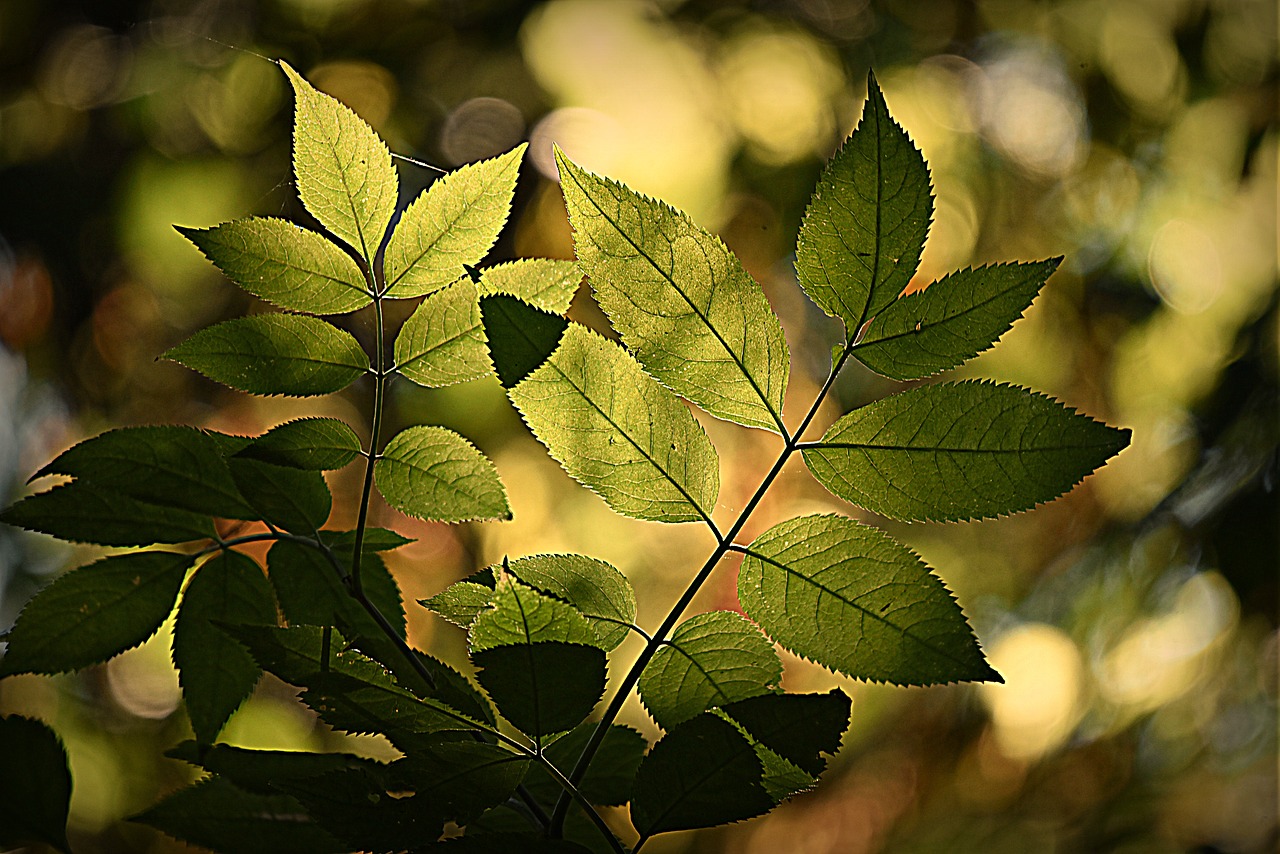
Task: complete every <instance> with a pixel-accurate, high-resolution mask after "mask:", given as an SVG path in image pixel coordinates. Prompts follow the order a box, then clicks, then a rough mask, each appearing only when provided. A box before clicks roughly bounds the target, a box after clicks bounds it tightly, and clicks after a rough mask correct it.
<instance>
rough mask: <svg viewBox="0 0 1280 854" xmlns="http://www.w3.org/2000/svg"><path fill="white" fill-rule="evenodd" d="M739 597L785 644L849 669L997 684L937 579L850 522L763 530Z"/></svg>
mask: <svg viewBox="0 0 1280 854" xmlns="http://www.w3.org/2000/svg"><path fill="white" fill-rule="evenodd" d="M738 600H739V601H740V602H741V603H742V609H743V610H744V611H745V612H746V613H747V616H749V617H751V619H753V620H755V621H756V622H757V623H759V624H760V627H761V628H762V629H764V630H765V632H766V633H767V634H768V635H769V636H770V637H772V638H773V639H774V640H775V641H777V642H778V643H779V644H781V645H782V646H783V647H785V648H786V649H789V650H791V651H792V652H794V653H796V654H797V655H801V656H804V657H805V658H809V659H811V660H813V661H815V662H817V663H818V664H821V665H822V666H823V667H828V668H830V669H832V670H836V671H839V672H840V673H844V674H846V675H848V676H853V677H855V678H858V679H867V680H870V681H875V682H892V683H894V684H898V685H935V684H939V683H943V682H963V681H996V682H998V681H1000V676H999V674H997V673H996V672H995V671H994V670H992V669H991V666H990V665H988V664H987V662H986V659H984V658H983V656H982V652H981V650H979V649H978V643H977V640H976V639H975V638H974V636H973V630H972V629H970V628H969V624H968V622H966V620H965V618H964V614H963V613H962V612H961V611H960V606H959V605H957V604H956V602H955V600H954V599H953V598H952V596H951V593H950V591H948V590H947V588H946V587H945V586H944V585H943V583H942V581H941V580H939V579H938V578H937V576H935V575H933V573H931V572H930V571H929V567H928V566H926V565H925V564H924V562H923V561H921V560H920V558H918V557H917V556H916V555H915V554H914V553H913V552H911V551H910V550H908V549H907V548H905V547H904V546H902V545H900V544H899V543H897V542H896V541H894V540H893V539H892V538H890V537H889V536H888V535H887V534H884V533H882V532H881V531H878V530H876V529H875V528H871V527H868V526H866V525H862V524H859V523H858V522H854V521H853V520H852V519H846V518H844V517H841V516H801V517H799V518H797V519H790V520H788V521H786V522H783V523H781V524H779V525H775V526H774V527H772V528H770V529H769V530H767V531H765V532H764V533H763V534H761V535H760V536H759V537H758V538H757V539H756V541H755V542H753V543H752V544H751V545H750V546H749V547H748V548H747V550H746V557H745V558H744V559H743V561H742V567H741V568H740V569H739V570H738Z"/></svg>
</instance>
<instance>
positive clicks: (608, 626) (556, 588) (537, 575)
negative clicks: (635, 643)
mask: <svg viewBox="0 0 1280 854" xmlns="http://www.w3.org/2000/svg"><path fill="white" fill-rule="evenodd" d="M507 571H508V572H510V573H511V574H512V575H514V576H515V577H516V578H518V579H520V581H522V582H524V583H525V584H527V585H529V586H530V587H532V588H534V589H535V590H539V591H541V592H542V593H545V594H547V595H549V596H554V597H555V598H557V599H559V600H561V601H563V602H567V603H569V604H570V605H572V606H573V607H574V608H575V609H576V610H577V611H578V612H579V613H581V614H582V615H583V616H584V617H586V618H587V621H588V622H589V623H590V624H591V628H592V629H593V630H594V631H595V633H596V638H597V640H598V641H599V643H600V645H601V646H602V647H603V648H604V649H606V650H610V649H613V648H615V647H616V646H617V645H618V644H620V643H622V642H623V641H624V640H625V639H626V637H627V635H628V633H629V632H630V628H631V626H632V625H634V624H635V621H636V594H635V590H633V589H632V587H631V582H629V581H627V577H626V576H625V575H623V574H622V573H621V572H619V571H618V570H617V569H615V568H614V567H613V566H611V565H609V564H607V563H605V562H604V561H602V560H596V559H595V558H590V557H587V556H586V555H576V554H550V555H532V556H530V557H522V558H520V559H519V560H515V561H512V562H511V563H510V564H508V565H507Z"/></svg>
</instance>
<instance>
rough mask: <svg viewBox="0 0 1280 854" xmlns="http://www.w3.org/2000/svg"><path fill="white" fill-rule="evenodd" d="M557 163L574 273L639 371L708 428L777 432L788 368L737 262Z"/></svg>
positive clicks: (563, 161)
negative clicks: (719, 423) (722, 424)
mask: <svg viewBox="0 0 1280 854" xmlns="http://www.w3.org/2000/svg"><path fill="white" fill-rule="evenodd" d="M556 163H557V165H558V166H559V169H560V187H561V190H562V191H563V192H564V197H565V205H566V207H568V209H569V222H570V224H571V225H572V226H573V231H574V250H575V252H576V254H577V256H578V264H579V265H580V266H581V267H582V269H583V271H584V272H585V273H586V274H587V276H588V278H589V279H590V281H591V287H592V289H593V290H594V291H595V294H596V300H597V301H598V302H599V303H600V306H601V308H603V309H604V311H605V313H606V314H607V315H608V316H609V320H610V321H611V322H612V323H613V327H614V329H616V330H618V333H619V334H620V335H621V336H622V340H623V342H624V343H625V344H626V345H627V347H628V348H629V349H630V350H631V351H632V352H633V353H634V354H635V356H636V358H637V359H638V360H639V361H640V364H642V365H644V367H645V369H646V370H647V371H648V372H649V373H651V374H653V375H654V376H655V377H657V378H658V379H659V380H660V381H661V382H662V383H663V384H664V385H666V386H668V387H669V388H671V389H674V390H675V391H676V393H677V394H680V395H682V396H684V397H686V398H688V399H689V400H692V401H693V402H694V403H696V404H698V405H699V406H701V407H702V408H703V409H705V410H706V411H707V412H709V413H711V414H712V415H714V416H716V417H717V418H725V419H727V420H729V421H734V422H737V423H739V424H745V425H747V426H749V427H763V428H765V429H767V430H775V431H776V430H778V429H779V428H780V427H781V424H782V398H783V395H784V394H785V392H786V388H787V376H788V373H789V371H790V366H791V358H790V355H789V353H788V350H787V342H786V339H785V338H784V337H783V334H782V325H781V324H780V323H779V322H778V318H777V316H776V315H775V314H774V313H773V310H772V309H771V308H770V307H769V301H768V300H767V299H765V295H764V291H763V290H761V288H760V286H759V285H758V284H757V283H756V282H755V281H754V280H753V279H752V278H751V276H750V275H749V274H748V273H747V271H746V270H745V269H744V268H743V266H742V262H741V261H739V260H738V258H737V257H736V256H735V255H734V254H733V253H732V252H730V251H729V249H728V248H727V247H726V246H725V245H724V243H722V242H721V241H720V239H719V238H718V237H716V236H714V235H712V234H711V233H710V232H708V231H706V230H705V229H703V228H700V227H699V226H697V225H696V224H694V222H693V221H692V220H691V219H689V217H688V215H687V214H684V213H682V212H680V211H677V210H675V209H674V208H672V207H670V206H669V205H666V204H664V203H662V202H658V201H655V200H653V199H650V198H648V197H647V196H643V195H640V194H639V193H635V192H633V191H632V190H630V189H628V188H627V187H625V186H623V185H622V184H619V183H617V182H615V181H611V180H609V179H607V178H600V177H598V176H596V175H593V174H591V173H590V172H587V171H586V170H584V169H582V168H581V167H579V166H577V165H576V164H574V163H573V162H572V161H570V160H569V159H568V158H567V157H565V156H564V153H563V152H561V151H560V150H559V149H557V150H556Z"/></svg>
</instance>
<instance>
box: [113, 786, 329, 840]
mask: <svg viewBox="0 0 1280 854" xmlns="http://www.w3.org/2000/svg"><path fill="white" fill-rule="evenodd" d="M132 820H133V821H137V822H141V823H142V824H146V825H149V826H151V827H154V828H156V829H157V830H160V831H163V832H164V833H167V834H168V835H169V836H172V837H173V838H174V839H178V840H181V841H183V842H189V843H192V844H193V845H200V846H203V847H205V848H210V849H213V850H215V851H235V852H237V854H277V852H278V854H340V852H343V851H347V850H349V849H348V847H347V846H345V845H343V844H342V843H341V842H339V841H338V840H337V839H335V838H333V837H332V836H331V835H329V833H328V832H327V831H325V830H323V829H322V828H321V827H319V826H318V825H317V824H316V823H315V821H313V820H312V818H311V817H310V816H309V815H307V812H306V810H304V809H303V808H302V804H300V803H298V801H297V800H295V799H294V798H291V797H289V796H288V795H261V794H253V793H251V792H246V791H244V790H242V789H238V788H236V787H235V786H234V785H232V784H231V783H230V782H228V781H227V780H224V779H223V778H221V777H206V778H205V779H203V780H200V781H198V782H197V783H196V784H195V785H193V786H188V787H187V788H185V789H179V790H178V791H177V792H174V793H173V794H172V795H170V796H169V797H167V798H165V799H164V800H163V801H161V802H160V803H158V804H156V805H155V806H153V807H151V808H150V809H149V810H147V811H146V812H144V813H142V814H141V815H137V816H134V817H133V819H132Z"/></svg>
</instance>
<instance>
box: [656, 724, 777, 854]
mask: <svg viewBox="0 0 1280 854" xmlns="http://www.w3.org/2000/svg"><path fill="white" fill-rule="evenodd" d="M763 771H764V769H763V766H762V765H761V763H760V759H759V757H757V756H756V751H755V748H753V747H752V745H751V742H750V741H748V740H747V738H746V737H745V736H744V735H743V734H742V733H740V732H738V730H737V728H736V727H735V726H734V725H733V724H731V723H729V722H728V721H726V720H723V719H721V718H719V717H717V716H715V715H713V714H702V715H698V716H697V717H696V718H693V719H692V720H688V721H685V722H684V723H682V724H680V725H679V726H678V727H676V728H675V729H673V730H671V731H670V732H668V733H667V734H666V735H664V736H663V737H662V738H661V739H660V740H659V741H658V743H657V744H655V745H654V746H653V749H652V750H650V751H649V755H648V756H646V757H645V758H644V761H643V762H642V763H640V770H639V771H638V772H637V773H636V780H635V788H634V791H633V795H632V798H631V823H632V824H634V825H635V828H636V830H638V831H639V832H640V839H641V840H642V841H643V840H645V839H648V838H649V837H650V836H653V835H654V834H655V833H666V832H667V831H671V830H689V829H692V828H695V827H714V826H715V825H717V824H726V823H728V822H731V821H741V820H742V819H746V818H752V817H753V816H757V815H761V814H762V813H765V812H768V811H769V810H770V809H772V808H773V798H771V797H770V796H769V794H768V793H767V792H766V791H765V790H764V787H763V786H762V785H761V778H762V776H763Z"/></svg>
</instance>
